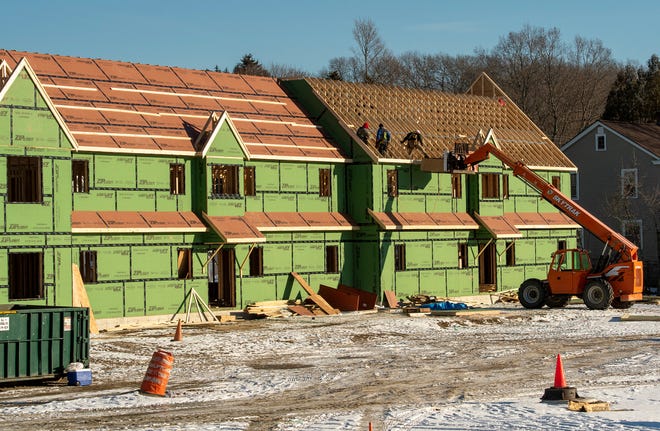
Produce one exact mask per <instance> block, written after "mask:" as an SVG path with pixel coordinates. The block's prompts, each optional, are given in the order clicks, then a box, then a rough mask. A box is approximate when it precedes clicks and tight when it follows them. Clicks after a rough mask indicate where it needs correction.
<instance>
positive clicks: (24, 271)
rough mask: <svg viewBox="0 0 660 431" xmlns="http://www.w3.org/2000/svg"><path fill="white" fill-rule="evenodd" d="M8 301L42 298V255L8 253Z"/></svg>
mask: <svg viewBox="0 0 660 431" xmlns="http://www.w3.org/2000/svg"><path fill="white" fill-rule="evenodd" d="M8 256H9V274H8V275H9V299H10V300H17V299H41V298H43V297H44V254H43V253H9V255H8Z"/></svg>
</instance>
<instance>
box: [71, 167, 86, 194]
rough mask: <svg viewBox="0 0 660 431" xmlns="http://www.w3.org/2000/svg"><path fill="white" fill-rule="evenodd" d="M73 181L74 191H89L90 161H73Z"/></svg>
mask: <svg viewBox="0 0 660 431" xmlns="http://www.w3.org/2000/svg"><path fill="white" fill-rule="evenodd" d="M71 183H72V184H71V188H72V189H73V192H74V193H89V163H88V162H87V160H72V161H71Z"/></svg>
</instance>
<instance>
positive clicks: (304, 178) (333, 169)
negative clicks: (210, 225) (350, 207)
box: [206, 157, 347, 215]
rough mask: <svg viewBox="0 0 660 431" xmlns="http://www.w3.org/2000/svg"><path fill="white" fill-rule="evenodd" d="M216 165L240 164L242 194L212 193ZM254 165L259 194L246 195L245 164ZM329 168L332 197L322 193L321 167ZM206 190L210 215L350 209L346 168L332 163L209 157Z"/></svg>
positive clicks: (239, 178) (240, 188) (239, 177)
mask: <svg viewBox="0 0 660 431" xmlns="http://www.w3.org/2000/svg"><path fill="white" fill-rule="evenodd" d="M214 165H230V166H238V180H239V187H238V194H236V195H223V196H214V195H212V194H211V190H212V187H211V184H212V175H211V173H212V170H213V166H214ZM247 166H249V167H254V176H255V189H256V196H245V193H244V186H245V184H244V172H245V167H247ZM320 169H329V170H330V175H331V185H330V187H331V193H330V196H320V193H319V170H320ZM206 190H208V201H207V203H206V205H207V211H208V214H209V215H242V214H243V213H244V212H325V211H341V212H346V211H347V205H346V193H345V190H346V167H345V166H344V165H342V164H332V163H304V162H293V161H257V160H249V161H244V162H243V161H238V160H236V159H228V158H220V157H214V158H211V157H207V159H206Z"/></svg>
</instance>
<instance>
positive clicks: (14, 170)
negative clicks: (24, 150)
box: [7, 156, 42, 203]
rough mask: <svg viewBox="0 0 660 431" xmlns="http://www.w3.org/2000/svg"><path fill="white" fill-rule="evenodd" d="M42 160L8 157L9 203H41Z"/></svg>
mask: <svg viewBox="0 0 660 431" xmlns="http://www.w3.org/2000/svg"><path fill="white" fill-rule="evenodd" d="M41 188H42V187H41V158H39V157H22V156H8V157H7V200H8V202H21V203H29V202H41V201H42V192H41Z"/></svg>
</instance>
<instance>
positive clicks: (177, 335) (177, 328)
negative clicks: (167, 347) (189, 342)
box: [172, 319, 183, 341]
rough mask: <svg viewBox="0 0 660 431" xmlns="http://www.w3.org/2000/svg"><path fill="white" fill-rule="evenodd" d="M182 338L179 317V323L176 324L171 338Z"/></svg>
mask: <svg viewBox="0 0 660 431" xmlns="http://www.w3.org/2000/svg"><path fill="white" fill-rule="evenodd" d="M182 340H183V332H182V330H181V319H179V323H178V324H177V325H176V332H174V338H172V341H182Z"/></svg>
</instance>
